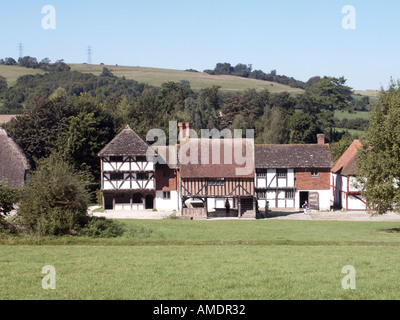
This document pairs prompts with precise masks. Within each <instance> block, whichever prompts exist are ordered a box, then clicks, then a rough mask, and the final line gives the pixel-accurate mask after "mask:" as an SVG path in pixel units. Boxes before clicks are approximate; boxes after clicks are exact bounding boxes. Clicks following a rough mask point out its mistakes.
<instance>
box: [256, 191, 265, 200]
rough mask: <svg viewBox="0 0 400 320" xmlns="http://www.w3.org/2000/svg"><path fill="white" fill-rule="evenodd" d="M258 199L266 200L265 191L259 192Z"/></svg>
mask: <svg viewBox="0 0 400 320" xmlns="http://www.w3.org/2000/svg"><path fill="white" fill-rule="evenodd" d="M257 199H265V191H258V192H257Z"/></svg>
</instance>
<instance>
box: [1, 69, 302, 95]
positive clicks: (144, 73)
mask: <svg viewBox="0 0 400 320" xmlns="http://www.w3.org/2000/svg"><path fill="white" fill-rule="evenodd" d="M70 66H71V69H72V70H76V71H80V72H83V73H93V74H95V75H100V73H101V72H102V70H103V68H104V67H107V68H109V69H110V70H111V71H112V72H113V73H114V75H116V76H118V77H125V78H126V79H133V80H136V81H138V82H144V83H148V84H150V85H153V86H156V87H159V86H161V85H162V84H163V83H164V82H167V81H175V82H179V81H181V80H187V81H189V82H190V83H191V87H192V89H193V90H196V91H197V90H200V89H203V88H207V87H211V86H212V85H216V86H220V87H221V92H225V93H229V92H239V91H245V90H247V89H252V88H254V89H256V90H262V89H268V90H269V91H270V92H283V91H288V92H290V93H300V92H303V90H301V89H296V88H291V87H289V86H285V85H282V84H279V83H274V82H268V81H261V80H255V79H245V78H240V77H233V76H212V75H209V74H206V73H203V72H188V71H181V70H169V69H157V68H144V67H124V66H100V65H87V64H71V65H70ZM37 73H41V74H43V73H44V71H42V70H39V69H28V68H23V67H19V66H4V65H0V75H1V76H3V77H5V78H6V79H7V83H8V85H9V86H12V85H14V84H15V82H16V81H17V78H18V77H20V76H22V75H27V74H37Z"/></svg>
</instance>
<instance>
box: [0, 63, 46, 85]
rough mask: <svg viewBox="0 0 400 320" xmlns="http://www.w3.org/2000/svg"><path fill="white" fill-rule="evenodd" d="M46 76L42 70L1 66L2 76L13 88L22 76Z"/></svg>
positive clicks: (0, 73) (0, 74) (0, 72)
mask: <svg viewBox="0 0 400 320" xmlns="http://www.w3.org/2000/svg"><path fill="white" fill-rule="evenodd" d="M38 73H40V74H44V73H45V72H44V71H43V70H40V69H28V68H24V67H20V66H5V65H0V76H3V77H4V78H6V79H7V84H8V86H13V85H14V84H15V83H16V82H17V79H18V78H19V77H21V76H25V75H28V74H33V75H34V74H38Z"/></svg>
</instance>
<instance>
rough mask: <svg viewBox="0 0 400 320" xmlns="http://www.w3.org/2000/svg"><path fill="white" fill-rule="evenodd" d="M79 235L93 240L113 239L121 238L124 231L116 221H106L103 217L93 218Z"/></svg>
mask: <svg viewBox="0 0 400 320" xmlns="http://www.w3.org/2000/svg"><path fill="white" fill-rule="evenodd" d="M79 233H80V234H81V235H84V236H88V237H94V238H115V237H119V236H121V235H122V234H123V233H124V229H123V227H122V226H121V225H120V224H119V223H118V222H116V221H113V220H107V219H106V218H103V217H93V218H91V219H90V220H89V223H88V224H87V225H86V226H85V227H84V228H82V229H81V230H80V232H79Z"/></svg>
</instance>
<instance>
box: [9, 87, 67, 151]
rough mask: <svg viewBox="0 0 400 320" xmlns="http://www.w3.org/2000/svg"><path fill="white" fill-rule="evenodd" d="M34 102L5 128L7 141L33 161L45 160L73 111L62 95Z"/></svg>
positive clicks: (59, 92) (58, 93)
mask: <svg viewBox="0 0 400 320" xmlns="http://www.w3.org/2000/svg"><path fill="white" fill-rule="evenodd" d="M56 92H57V94H56V95H55V96H54V97H52V98H49V99H46V100H43V99H38V100H35V101H34V102H33V103H32V104H31V105H30V108H29V110H28V111H27V112H26V114H24V115H23V116H18V117H17V118H15V119H13V120H11V121H10V122H9V123H8V124H7V125H6V130H7V132H8V133H9V135H10V137H11V138H12V139H13V140H14V141H15V142H16V143H17V144H18V145H19V146H20V147H21V148H22V149H23V150H24V151H25V152H26V154H27V155H28V156H30V157H32V158H33V159H41V158H44V157H48V156H49V155H50V154H51V152H52V151H53V150H54V149H55V147H56V144H57V143H56V142H57V140H58V137H59V136H60V135H61V134H62V132H63V131H64V130H65V129H66V128H67V126H68V122H69V117H70V116H72V115H74V108H73V106H72V104H71V103H70V102H69V101H68V100H67V98H66V96H65V95H64V94H63V90H61V89H60V90H57V91H56Z"/></svg>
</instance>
